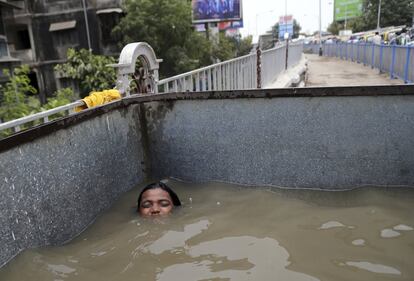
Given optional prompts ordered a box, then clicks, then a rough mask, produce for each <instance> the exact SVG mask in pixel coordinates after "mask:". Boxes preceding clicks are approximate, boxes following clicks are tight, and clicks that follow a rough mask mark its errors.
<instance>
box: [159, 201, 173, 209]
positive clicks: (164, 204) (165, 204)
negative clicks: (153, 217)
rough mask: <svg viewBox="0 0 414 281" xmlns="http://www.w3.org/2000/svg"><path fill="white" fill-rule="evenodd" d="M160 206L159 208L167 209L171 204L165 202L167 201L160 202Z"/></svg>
mask: <svg viewBox="0 0 414 281" xmlns="http://www.w3.org/2000/svg"><path fill="white" fill-rule="evenodd" d="M160 205H161V207H168V206H170V205H171V204H170V201H167V200H162V201H161V202H160Z"/></svg>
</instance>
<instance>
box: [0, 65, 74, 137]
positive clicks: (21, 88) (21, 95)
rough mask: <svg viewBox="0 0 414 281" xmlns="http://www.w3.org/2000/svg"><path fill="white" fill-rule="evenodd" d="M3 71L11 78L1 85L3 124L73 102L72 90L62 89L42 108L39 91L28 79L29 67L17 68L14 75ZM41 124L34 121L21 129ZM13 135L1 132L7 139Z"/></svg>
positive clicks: (9, 131) (0, 109) (55, 116)
mask: <svg viewBox="0 0 414 281" xmlns="http://www.w3.org/2000/svg"><path fill="white" fill-rule="evenodd" d="M3 71H4V73H5V74H6V75H7V76H8V77H9V81H8V82H7V83H6V84H5V85H4V86H1V85H0V93H1V94H2V101H1V103H0V120H1V121H2V122H7V121H11V120H14V119H18V118H21V117H24V116H28V115H31V114H34V113H37V112H40V111H44V110H48V109H52V108H55V107H57V106H61V105H65V104H68V103H70V102H72V101H73V92H72V89H61V90H59V91H57V92H56V93H55V96H54V97H52V98H49V99H48V101H47V103H46V104H44V105H43V106H42V105H41V104H40V101H39V98H38V97H37V90H36V89H35V88H34V87H33V86H31V85H30V79H29V77H28V74H29V72H30V69H29V66H27V65H22V66H20V67H17V68H15V69H14V70H13V75H10V73H9V72H8V71H7V70H3ZM63 115H64V114H63V113H61V114H55V115H54V116H50V117H49V120H53V119H55V118H57V117H61V116H63ZM39 123H40V121H33V122H30V123H27V124H25V125H23V126H21V129H27V128H29V127H31V126H33V125H37V124H39ZM12 133H13V132H12V130H11V129H8V130H4V131H1V132H0V137H5V136H8V135H10V134H12Z"/></svg>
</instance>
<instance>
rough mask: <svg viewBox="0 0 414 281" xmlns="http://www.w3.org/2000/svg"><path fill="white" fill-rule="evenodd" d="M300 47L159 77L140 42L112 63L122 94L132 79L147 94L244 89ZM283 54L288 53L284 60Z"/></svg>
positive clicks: (43, 118)
mask: <svg viewBox="0 0 414 281" xmlns="http://www.w3.org/2000/svg"><path fill="white" fill-rule="evenodd" d="M302 51H303V43H302V42H301V41H298V42H295V43H292V44H289V46H288V50H287V47H286V45H284V44H283V45H279V46H276V47H275V48H273V49H270V50H266V51H263V52H261V51H257V52H254V53H251V54H248V55H245V56H242V57H238V58H235V59H231V60H227V61H224V62H220V63H217V64H213V65H210V66H207V67H203V68H199V69H196V70H193V71H190V72H187V73H183V74H180V75H176V76H173V77H170V78H166V79H162V80H158V69H159V63H160V62H162V60H160V59H157V58H156V55H155V53H154V50H153V49H152V48H151V46H150V45H148V44H147V43H145V42H139V43H130V44H128V45H126V46H125V47H124V48H123V50H122V52H121V54H120V57H119V62H118V64H114V65H111V66H112V67H115V68H116V69H117V81H116V89H117V90H119V91H120V93H121V94H122V95H123V96H129V95H130V94H131V87H130V85H131V83H132V82H136V84H137V85H141V89H142V88H146V89H149V93H150V94H157V93H168V92H187V91H189V92H202V91H227V90H246V89H255V88H261V87H266V86H267V85H269V84H271V83H272V82H273V81H275V80H276V79H277V77H278V75H279V74H280V73H281V72H282V71H283V70H284V69H285V68H286V67H291V66H294V65H296V64H297V63H298V62H299V61H300V59H301V55H302ZM286 57H288V63H287V64H286ZM138 60H139V61H140V62H141V63H142V65H143V68H144V72H145V73H144V76H145V77H146V79H144V80H142V81H141V80H138V79H136V78H134V76H135V75H137V69H136V62H137V61H138ZM141 78H142V77H141ZM83 105H84V102H83V101H82V100H78V101H75V102H73V103H70V104H67V105H64V106H61V107H57V108H54V109H51V110H47V111H43V112H39V113H36V114H32V115H29V116H25V117H22V118H19V119H16V120H12V121H9V122H5V123H0V132H2V131H4V130H12V132H13V133H17V132H20V131H21V130H22V129H25V128H27V127H33V126H35V125H39V124H45V123H48V122H49V121H50V119H52V118H53V115H56V114H59V115H64V116H69V115H73V114H75V108H76V107H79V106H83ZM0 138H1V135H0Z"/></svg>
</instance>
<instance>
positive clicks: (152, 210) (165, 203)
mask: <svg viewBox="0 0 414 281" xmlns="http://www.w3.org/2000/svg"><path fill="white" fill-rule="evenodd" d="M173 207H174V205H173V203H172V199H171V196H170V195H169V194H168V192H166V191H164V190H162V189H161V188H155V189H149V190H147V191H145V192H144V193H143V194H142V197H141V203H140V204H139V213H140V215H141V216H144V217H149V216H165V215H168V214H169V213H171V211H172V209H173Z"/></svg>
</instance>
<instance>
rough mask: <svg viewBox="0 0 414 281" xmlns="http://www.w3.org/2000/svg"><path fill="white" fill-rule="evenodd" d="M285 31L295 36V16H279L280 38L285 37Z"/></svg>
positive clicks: (290, 35)
mask: <svg viewBox="0 0 414 281" xmlns="http://www.w3.org/2000/svg"><path fill="white" fill-rule="evenodd" d="M285 33H288V34H289V38H292V36H293V16H292V15H286V16H281V17H279V39H284V36H285Z"/></svg>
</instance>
